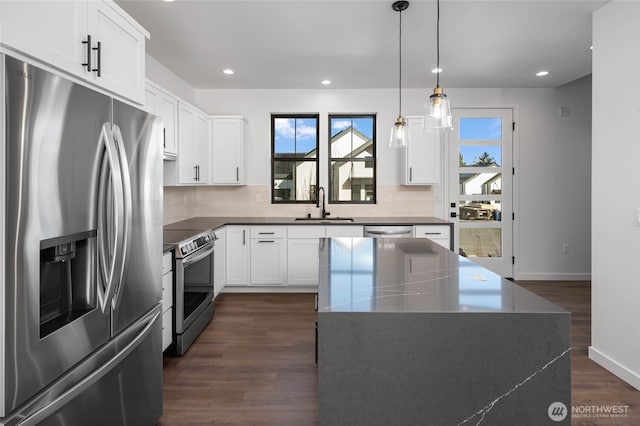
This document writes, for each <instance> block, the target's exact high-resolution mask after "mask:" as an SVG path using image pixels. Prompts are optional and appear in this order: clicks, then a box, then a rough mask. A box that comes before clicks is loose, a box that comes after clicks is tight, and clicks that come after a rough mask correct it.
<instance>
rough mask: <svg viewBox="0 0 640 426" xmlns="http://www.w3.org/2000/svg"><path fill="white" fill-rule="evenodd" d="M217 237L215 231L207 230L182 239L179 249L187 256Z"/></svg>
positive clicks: (183, 255)
mask: <svg viewBox="0 0 640 426" xmlns="http://www.w3.org/2000/svg"><path fill="white" fill-rule="evenodd" d="M216 239H217V238H216V234H214V232H213V231H205V232H202V233H200V234H198V235H195V236H193V237H192V238H189V239H188V240H184V241H182V242H181V243H180V244H178V250H179V252H180V254H181V255H182V257H185V256H188V255H189V254H191V253H193V252H194V251H196V250H198V249H200V248H201V247H203V246H205V245H207V244H209V243H210V242H211V241H214V240H216Z"/></svg>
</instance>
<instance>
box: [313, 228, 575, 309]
mask: <svg viewBox="0 0 640 426" xmlns="http://www.w3.org/2000/svg"><path fill="white" fill-rule="evenodd" d="M318 297H319V300H318V312H319V313H320V314H322V313H329V312H341V313H346V312H368V313H376V312H407V313H412V312H420V313H424V312H451V313H476V312H490V313H541V312H544V313H566V311H565V310H563V309H562V308H560V307H559V306H557V305H554V304H553V303H551V302H548V301H547V300H545V299H543V298H541V297H539V296H537V295H535V294H533V293H531V292H529V291H527V290H525V289H523V288H522V287H520V286H518V285H516V284H514V283H513V282H511V281H509V280H507V279H505V278H502V277H500V276H499V275H497V274H494V273H493V272H491V271H489V270H488V269H486V268H484V267H482V266H479V265H477V264H475V263H474V262H472V261H471V260H469V259H467V258H465V257H461V256H458V255H457V254H455V253H453V252H451V251H449V250H446V249H445V248H443V247H440V246H439V245H438V244H436V243H434V242H432V241H429V240H428V239H422V238H421V239H413V238H394V239H372V238H334V239H329V238H324V239H322V240H321V244H320V282H319V286H318Z"/></svg>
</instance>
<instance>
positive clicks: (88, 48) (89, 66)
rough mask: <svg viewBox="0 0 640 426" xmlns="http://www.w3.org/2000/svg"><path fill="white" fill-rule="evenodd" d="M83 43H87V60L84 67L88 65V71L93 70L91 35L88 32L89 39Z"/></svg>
mask: <svg viewBox="0 0 640 426" xmlns="http://www.w3.org/2000/svg"><path fill="white" fill-rule="evenodd" d="M82 44H86V45H87V62H85V63H84V64H82V66H83V67H87V71H89V72H91V71H93V70H92V69H91V35H90V34H87V39H86V40H83V41H82Z"/></svg>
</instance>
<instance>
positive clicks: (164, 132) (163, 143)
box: [162, 127, 167, 148]
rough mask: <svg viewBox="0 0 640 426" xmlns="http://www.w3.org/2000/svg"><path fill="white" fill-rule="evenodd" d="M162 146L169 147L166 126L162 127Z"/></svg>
mask: <svg viewBox="0 0 640 426" xmlns="http://www.w3.org/2000/svg"><path fill="white" fill-rule="evenodd" d="M162 147H163V148H166V147H167V129H166V127H163V128H162Z"/></svg>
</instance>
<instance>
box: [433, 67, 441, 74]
mask: <svg viewBox="0 0 640 426" xmlns="http://www.w3.org/2000/svg"><path fill="white" fill-rule="evenodd" d="M431 72H432V73H433V74H438V73H441V72H442V68H434V69H432V70H431Z"/></svg>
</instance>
